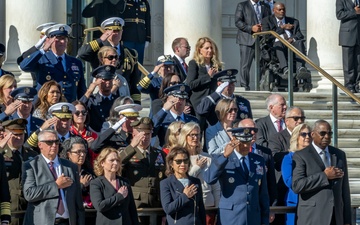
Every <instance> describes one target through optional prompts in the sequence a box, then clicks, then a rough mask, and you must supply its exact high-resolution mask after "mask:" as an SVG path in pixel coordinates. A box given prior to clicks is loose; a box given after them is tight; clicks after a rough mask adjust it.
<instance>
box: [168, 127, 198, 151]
mask: <svg viewBox="0 0 360 225" xmlns="http://www.w3.org/2000/svg"><path fill="white" fill-rule="evenodd" d="M194 129H198V130H199V133H201V129H200V126H199V124H198V123H195V122H189V123H185V124H184V126H183V127H182V128H181V132H180V135H179V138H178V139H179V142H178V146H181V147H183V148H185V149H186V150H188V148H189V146H188V143H187V141H186V137H187V136H188V135H189V134H190V132H191V131H193V130H194ZM198 141H199V143H198V145H197V146H196V153H197V154H199V153H200V152H201V148H202V146H201V142H200V137H199V138H198ZM170 151H171V150H170Z"/></svg>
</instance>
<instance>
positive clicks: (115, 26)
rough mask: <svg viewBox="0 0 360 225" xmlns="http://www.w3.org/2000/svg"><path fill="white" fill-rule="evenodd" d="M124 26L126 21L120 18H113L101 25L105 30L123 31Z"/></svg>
mask: <svg viewBox="0 0 360 225" xmlns="http://www.w3.org/2000/svg"><path fill="white" fill-rule="evenodd" d="M123 26H125V21H124V20H123V19H121V18H120V17H111V18H108V19H106V20H104V21H103V22H102V23H101V28H103V29H104V30H122V27H123Z"/></svg>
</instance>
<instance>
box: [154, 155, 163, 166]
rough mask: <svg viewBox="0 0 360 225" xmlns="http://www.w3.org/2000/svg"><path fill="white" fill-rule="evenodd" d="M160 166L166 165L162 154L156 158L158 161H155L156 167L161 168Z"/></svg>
mask: <svg viewBox="0 0 360 225" xmlns="http://www.w3.org/2000/svg"><path fill="white" fill-rule="evenodd" d="M159 165H164V159H163V157H162V155H161V153H159V154H158V155H157V157H156V160H155V166H159Z"/></svg>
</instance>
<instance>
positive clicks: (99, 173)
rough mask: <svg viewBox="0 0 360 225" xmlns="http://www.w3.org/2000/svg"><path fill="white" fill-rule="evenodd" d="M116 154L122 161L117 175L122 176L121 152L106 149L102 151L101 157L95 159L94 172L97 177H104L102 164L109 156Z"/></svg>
mask: <svg viewBox="0 0 360 225" xmlns="http://www.w3.org/2000/svg"><path fill="white" fill-rule="evenodd" d="M113 152H115V153H116V155H117V157H118V159H119V160H120V162H119V164H120V166H119V170H118V171H116V174H117V175H118V176H120V175H121V170H122V167H121V161H122V160H121V157H120V152H119V151H118V150H116V149H115V148H104V149H103V150H101V152H100V154H99V156H98V157H97V158H96V159H95V162H94V172H95V174H96V176H103V175H104V168H103V167H102V165H101V164H102V163H103V162H104V161H105V160H106V158H107V157H108V155H110V154H111V153H113Z"/></svg>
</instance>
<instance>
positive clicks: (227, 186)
mask: <svg viewBox="0 0 360 225" xmlns="http://www.w3.org/2000/svg"><path fill="white" fill-rule="evenodd" d="M212 157H213V159H212V162H211V165H210V167H209V169H208V170H206V171H205V173H204V180H205V181H206V182H207V183H209V184H214V183H215V182H216V181H217V180H219V182H220V185H221V192H222V193H221V198H220V202H219V215H218V223H217V224H225V225H228V224H237V225H260V224H269V211H270V209H269V195H268V191H267V181H266V169H265V163H264V159H263V157H261V156H259V155H256V154H254V153H249V154H248V159H249V175H248V177H247V176H246V175H245V174H244V172H243V171H244V170H243V169H242V166H241V163H240V160H239V158H238V156H237V155H236V154H235V152H232V153H231V155H230V156H229V157H228V158H225V157H224V155H223V154H216V155H212Z"/></svg>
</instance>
